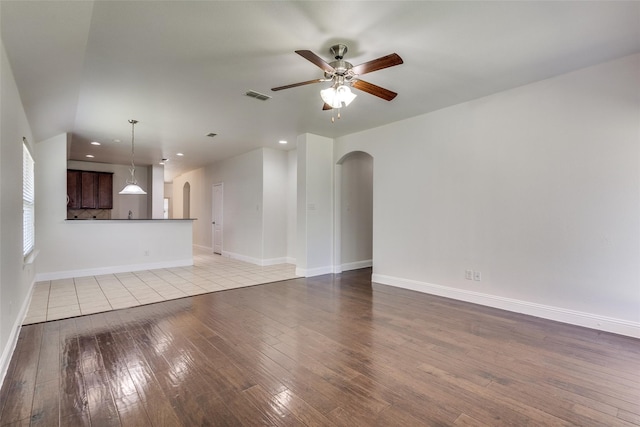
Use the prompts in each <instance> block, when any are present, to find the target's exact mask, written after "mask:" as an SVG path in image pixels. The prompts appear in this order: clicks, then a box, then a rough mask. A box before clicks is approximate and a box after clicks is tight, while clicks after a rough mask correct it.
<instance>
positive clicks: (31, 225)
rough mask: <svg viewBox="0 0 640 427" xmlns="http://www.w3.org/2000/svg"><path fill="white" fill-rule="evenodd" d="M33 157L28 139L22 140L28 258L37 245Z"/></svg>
mask: <svg viewBox="0 0 640 427" xmlns="http://www.w3.org/2000/svg"><path fill="white" fill-rule="evenodd" d="M34 181H35V179H34V166H33V157H31V153H30V152H29V148H28V147H27V140H26V138H22V229H23V232H22V233H23V234H22V236H23V237H22V242H23V243H22V248H23V255H24V256H25V257H27V255H29V254H30V253H31V252H32V251H33V247H34V245H35V234H36V233H35V220H36V215H35V213H36V210H35V185H34Z"/></svg>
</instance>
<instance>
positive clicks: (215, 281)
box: [23, 248, 296, 325]
mask: <svg viewBox="0 0 640 427" xmlns="http://www.w3.org/2000/svg"><path fill="white" fill-rule="evenodd" d="M193 259H194V265H193V266H190V267H176V268H166V269H159V270H144V271H134V272H130V273H116V274H107V275H103V276H89V277H77V278H73V279H61V280H50V281H44V282H38V283H36V284H35V288H34V290H33V297H32V298H31V304H30V305H29V311H28V312H27V316H26V318H25V320H24V322H23V324H24V325H28V324H32V323H39V322H45V321H48V320H58V319H65V318H68V317H75V316H81V315H85V314H93V313H99V312H103V311H110V310H116V309H120V308H128V307H136V306H139V305H144V304H150V303H154V302H160V301H167V300H171V299H177V298H183V297H187V296H192V295H199V294H204V293H207V292H216V291H222V290H225V289H233V288H240V287H243V286H252V285H258V284H262V283H269V282H275V281H278V280H286V279H293V278H295V277H296V275H295V265H293V264H278V265H272V266H268V267H260V266H258V265H254V264H249V263H246V262H242V261H238V260H234V259H231V258H226V257H222V256H220V255H214V254H212V253H209V252H206V251H204V250H201V249H197V248H194V250H193Z"/></svg>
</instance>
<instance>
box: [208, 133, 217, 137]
mask: <svg viewBox="0 0 640 427" xmlns="http://www.w3.org/2000/svg"><path fill="white" fill-rule="evenodd" d="M216 135H217V133H213V132H209V133H208V134H207V136H208V137H209V138H213V137H214V136H216Z"/></svg>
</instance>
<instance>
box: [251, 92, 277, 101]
mask: <svg viewBox="0 0 640 427" xmlns="http://www.w3.org/2000/svg"><path fill="white" fill-rule="evenodd" d="M245 95H247V96H248V97H251V98H255V99H259V100H260V101H267V100H269V99H271V97H270V96H269V95H265V94H264V93H260V92H256V91H255V90H250V91H248V92H247V93H246V94H245Z"/></svg>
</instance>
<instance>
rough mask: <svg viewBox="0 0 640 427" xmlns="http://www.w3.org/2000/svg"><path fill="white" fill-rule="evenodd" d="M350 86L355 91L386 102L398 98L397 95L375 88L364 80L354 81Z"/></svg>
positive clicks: (387, 90)
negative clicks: (360, 91)
mask: <svg viewBox="0 0 640 427" xmlns="http://www.w3.org/2000/svg"><path fill="white" fill-rule="evenodd" d="M352 86H353V87H354V88H356V89H360V90H362V91H364V92H367V93H370V94H371V95H374V96H377V97H378V98H382V99H384V100H387V101H391V100H392V99H393V98H395V97H396V96H398V94H397V93H395V92H392V91H390V90H389V89H385V88H383V87H380V86H376V85H374V84H373V83H369V82H365V81H364V80H356V81H355V82H354V83H353V84H352Z"/></svg>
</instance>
